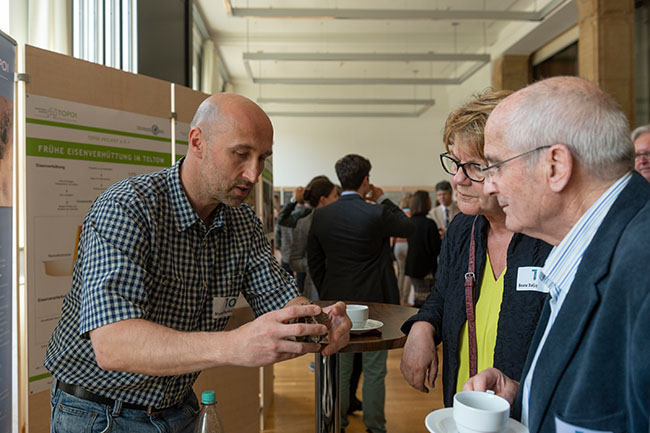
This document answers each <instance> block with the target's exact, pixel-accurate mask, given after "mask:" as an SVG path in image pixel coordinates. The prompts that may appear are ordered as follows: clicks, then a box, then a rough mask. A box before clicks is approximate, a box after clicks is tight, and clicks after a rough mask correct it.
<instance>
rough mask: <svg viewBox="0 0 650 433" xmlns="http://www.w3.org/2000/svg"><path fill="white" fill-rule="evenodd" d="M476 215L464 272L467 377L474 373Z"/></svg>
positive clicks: (475, 360) (475, 363)
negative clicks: (467, 353)
mask: <svg viewBox="0 0 650 433" xmlns="http://www.w3.org/2000/svg"><path fill="white" fill-rule="evenodd" d="M477 219H478V215H477V216H476V218H474V222H473V223H472V235H471V237H470V241H469V264H468V265H467V273H466V274H465V313H466V315H467V338H468V340H469V377H472V376H474V375H476V373H477V371H476V369H477V353H476V317H475V315H474V288H475V286H476V274H475V271H476V249H475V246H474V227H475V226H476V220H477Z"/></svg>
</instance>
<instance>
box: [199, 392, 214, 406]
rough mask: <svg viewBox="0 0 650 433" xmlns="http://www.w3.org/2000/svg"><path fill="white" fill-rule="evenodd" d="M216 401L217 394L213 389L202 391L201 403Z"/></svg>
mask: <svg viewBox="0 0 650 433" xmlns="http://www.w3.org/2000/svg"><path fill="white" fill-rule="evenodd" d="M216 402H217V394H215V392H214V391H203V394H201V403H202V404H212V403H216Z"/></svg>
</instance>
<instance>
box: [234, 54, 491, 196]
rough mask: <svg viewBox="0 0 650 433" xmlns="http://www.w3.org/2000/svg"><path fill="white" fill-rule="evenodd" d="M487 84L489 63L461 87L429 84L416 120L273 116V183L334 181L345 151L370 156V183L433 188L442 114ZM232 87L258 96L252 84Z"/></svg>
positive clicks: (437, 171)
mask: <svg viewBox="0 0 650 433" xmlns="http://www.w3.org/2000/svg"><path fill="white" fill-rule="evenodd" d="M490 83H491V66H490V65H489V64H488V65H486V66H484V67H483V68H482V69H481V70H480V71H478V72H477V73H476V74H474V75H473V76H472V77H471V78H470V79H468V80H467V81H466V82H465V83H464V84H463V85H461V86H456V87H452V86H446V87H434V90H433V95H432V96H433V98H434V99H435V100H436V104H435V105H434V106H433V107H432V108H431V109H429V111H427V112H426V113H424V114H423V115H422V116H421V117H419V118H363V117H360V118H338V117H332V118H309V117H308V118H302V117H301V118H295V117H293V118H292V117H276V118H272V119H271V120H272V121H273V126H274V128H275V144H274V146H273V183H274V186H280V187H291V186H300V185H305V184H306V183H307V182H309V180H310V179H311V178H312V177H314V176H316V175H319V174H325V175H326V176H328V177H330V179H332V180H333V181H335V182H337V183H338V180H337V178H336V173H335V172H334V163H335V162H336V161H337V160H338V159H339V158H341V157H342V156H344V155H346V154H348V153H358V154H360V155H363V156H365V157H366V158H368V159H369V160H370V162H371V163H372V171H371V172H370V181H371V182H372V183H373V184H375V185H378V186H424V185H431V186H433V185H435V184H436V183H437V182H439V181H441V180H445V179H448V175H447V174H446V173H445V172H443V170H442V168H441V167H440V159H439V155H440V153H442V152H444V146H443V143H442V130H443V127H444V123H445V120H446V119H447V115H448V114H449V112H450V111H451V110H452V109H453V108H455V107H456V106H458V105H459V104H461V103H462V102H464V101H465V100H467V99H468V98H469V96H470V95H471V94H472V93H474V92H477V91H480V90H483V89H485V88H487V87H489V86H490ZM236 91H238V92H241V93H243V94H245V95H247V96H248V97H251V98H253V99H254V98H255V97H257V95H256V94H255V91H256V89H255V87H251V88H247V89H246V88H238V89H236Z"/></svg>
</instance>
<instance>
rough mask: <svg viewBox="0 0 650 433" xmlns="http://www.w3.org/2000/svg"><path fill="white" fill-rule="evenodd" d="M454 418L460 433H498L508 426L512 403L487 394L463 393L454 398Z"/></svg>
mask: <svg viewBox="0 0 650 433" xmlns="http://www.w3.org/2000/svg"><path fill="white" fill-rule="evenodd" d="M453 416H454V421H455V422H456V429H458V432H459V433H498V432H502V431H504V430H505V429H506V427H507V426H508V421H509V419H510V403H508V402H507V401H506V400H505V399H504V398H502V397H499V396H498V395H494V394H490V393H487V392H480V391H463V392H459V393H457V394H456V395H455V396H454V410H453Z"/></svg>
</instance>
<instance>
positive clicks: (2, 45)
mask: <svg viewBox="0 0 650 433" xmlns="http://www.w3.org/2000/svg"><path fill="white" fill-rule="evenodd" d="M15 58H16V43H15V42H14V41H13V40H12V39H11V38H9V37H7V36H5V35H4V33H2V32H0V432H9V431H13V428H12V405H13V400H14V390H15V383H14V381H13V376H14V375H13V374H12V372H13V369H14V366H13V364H12V359H15V358H16V357H15V356H13V350H14V347H13V340H14V333H15V329H14V326H15V316H14V308H13V305H14V293H15V290H14V288H15V284H14V275H13V273H14V269H15V249H14V245H15V242H14V236H13V234H14V228H13V204H12V201H13V191H14V157H13V155H14V71H15V64H16V62H15Z"/></svg>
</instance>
